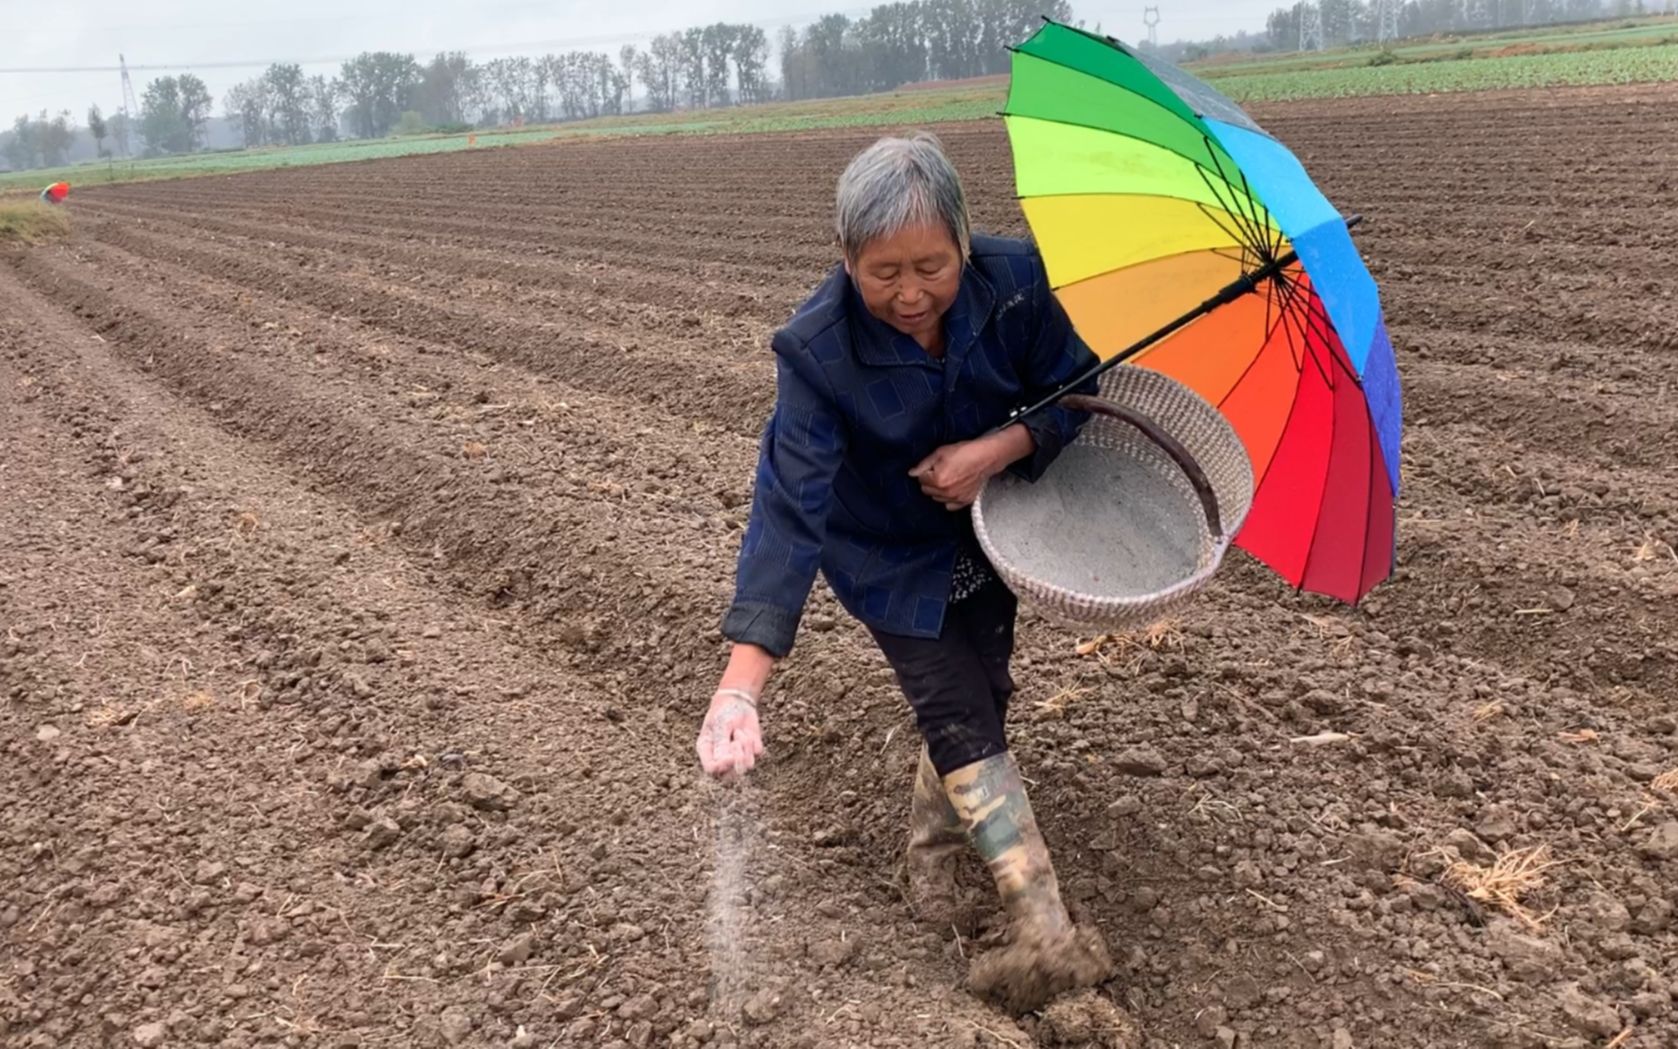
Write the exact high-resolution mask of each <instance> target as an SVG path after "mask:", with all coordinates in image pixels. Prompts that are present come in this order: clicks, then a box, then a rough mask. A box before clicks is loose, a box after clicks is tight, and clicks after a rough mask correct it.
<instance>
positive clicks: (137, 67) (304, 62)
mask: <svg viewBox="0 0 1678 1049" xmlns="http://www.w3.org/2000/svg"><path fill="white" fill-rule="evenodd" d="M869 11H870V8H866V7H856V8H851V9H849V10H845V11H838V12H832V11H824V12H822V13H820V14H808V15H790V16H783V17H780V18H771V19H766V20H764V21H760V22H754V23H752V24H753V25H756V26H758V27H759V28H761V29H778V28H780V27H781V26H788V25H800V24H802V23H804V22H810V21H814V20H816V19H818V18H822V17H825V16H826V15H829V14H841V15H845V16H846V17H850V18H854V17H857V16H860V15H865V14H867V13H868V12H869ZM668 31H669V30H665V31H657V30H651V31H643V32H638V33H603V34H597V35H595V36H574V37H564V38H559V39H552V40H520V41H518V42H516V43H508V44H472V45H464V46H449V47H445V48H439V49H438V50H443V51H472V52H485V53H490V54H493V53H496V52H508V51H519V50H526V49H534V50H549V49H560V48H578V47H604V46H607V45H611V44H621V43H629V42H631V41H640V40H651V39H652V38H653V37H655V36H662V35H664V32H668ZM369 50H370V49H369ZM382 50H398V49H393V48H383V49H382ZM401 50H406V51H409V52H413V53H419V52H424V51H430V50H432V49H431V48H418V47H416V48H406V49H401ZM355 57H356V56H355V55H329V56H324V57H318V58H264V59H254V58H253V59H226V60H218V61H207V62H173V63H167V62H165V63H158V62H152V63H130V64H129V65H128V69H129V71H130V72H136V73H169V72H176V71H179V70H188V71H190V70H195V69H266V68H268V67H269V66H271V65H275V64H276V63H279V64H286V63H292V64H295V65H300V66H320V65H338V64H340V63H343V62H348V61H350V60H352V59H354V58H355ZM120 72H122V66H121V65H120V64H119V65H114V66H0V73H20V74H25V75H39V74H47V73H120Z"/></svg>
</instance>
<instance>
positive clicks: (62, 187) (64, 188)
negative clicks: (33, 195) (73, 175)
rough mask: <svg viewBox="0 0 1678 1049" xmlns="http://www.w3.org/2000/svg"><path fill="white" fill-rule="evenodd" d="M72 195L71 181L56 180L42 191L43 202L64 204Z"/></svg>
mask: <svg viewBox="0 0 1678 1049" xmlns="http://www.w3.org/2000/svg"><path fill="white" fill-rule="evenodd" d="M69 196H70V183H68V182H54V183H53V184H52V185H50V186H48V187H47V188H46V189H43V190H42V191H41V203H43V204H62V203H64V201H65V200H66V198H68V197H69Z"/></svg>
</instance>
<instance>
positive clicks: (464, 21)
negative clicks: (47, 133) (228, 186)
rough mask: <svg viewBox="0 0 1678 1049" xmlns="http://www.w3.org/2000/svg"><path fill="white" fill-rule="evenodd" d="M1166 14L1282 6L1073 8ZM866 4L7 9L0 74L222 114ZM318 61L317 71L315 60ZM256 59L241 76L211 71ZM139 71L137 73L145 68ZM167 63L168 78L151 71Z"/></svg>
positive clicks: (627, 1)
mask: <svg viewBox="0 0 1678 1049" xmlns="http://www.w3.org/2000/svg"><path fill="white" fill-rule="evenodd" d="M1149 2H1153V3H1156V4H1157V5H1158V6H1159V8H1160V11H1161V22H1160V27H1159V32H1160V39H1161V40H1162V41H1171V40H1176V39H1179V38H1190V39H1199V38H1205V37H1210V36H1214V35H1216V34H1218V33H1233V32H1235V31H1236V30H1240V29H1247V30H1259V29H1262V28H1263V27H1264V19H1265V16H1266V15H1267V14H1269V12H1270V11H1271V10H1272V9H1274V8H1275V7H1277V6H1281V4H1282V3H1283V0H1121V2H1117V3H1115V2H1113V0H1086V2H1080V0H1073V10H1074V12H1075V13H1076V15H1077V17H1079V18H1081V19H1084V20H1085V21H1086V22H1089V23H1091V24H1094V23H1096V22H1099V23H1100V24H1101V27H1102V29H1103V30H1105V31H1106V32H1108V33H1111V34H1113V35H1114V36H1117V37H1119V38H1120V39H1123V40H1134V39H1137V38H1139V37H1141V36H1142V35H1144V33H1145V30H1144V29H1143V26H1142V10H1143V8H1144V7H1145V6H1146V5H1147V3H1149ZM870 6H872V4H871V3H870V2H868V0H862V2H860V3H858V2H856V0H826V2H824V0H682V2H678V0H595V2H592V3H586V2H579V0H546V2H539V0H464V2H463V0H252V2H247V3H237V2H234V3H230V2H228V0H46V2H43V3H35V2H31V0H0V24H3V25H4V26H5V32H4V33H0V70H10V69H16V68H19V67H51V68H61V67H79V66H115V65H116V62H117V55H118V53H122V54H125V55H126V56H127V57H128V63H129V67H130V70H131V75H132V77H133V80H134V93H135V96H136V98H138V97H140V96H142V95H143V94H144V93H145V85H146V81H148V80H150V79H152V78H154V77H159V76H165V75H168V74H169V73H174V72H192V73H195V74H197V75H198V76H199V77H201V78H202V79H203V80H204V82H205V83H206V84H208V85H209V88H210V93H211V94H212V95H214V96H215V99H216V113H217V115H220V113H221V100H222V98H223V96H224V95H225V94H226V93H227V89H228V88H230V87H232V86H233V85H234V84H236V83H238V82H240V81H242V80H247V79H249V78H251V77H253V76H255V75H257V74H258V73H260V72H261V71H262V69H263V68H264V67H265V66H267V65H268V63H270V62H276V61H282V62H283V61H291V62H304V63H305V66H306V68H305V72H307V73H331V72H334V71H336V69H337V66H338V63H339V62H340V61H341V60H342V59H344V58H346V57H349V56H350V55H353V54H356V53H357V52H360V51H412V52H414V54H415V55H417V56H418V57H419V58H420V59H421V61H424V60H425V59H426V58H427V57H429V56H430V55H432V54H434V53H436V52H438V51H444V50H462V51H466V52H468V53H469V54H471V55H472V56H473V57H474V58H480V59H482V58H494V57H496V56H498V55H509V54H529V55H536V54H544V53H546V52H549V51H563V50H570V49H572V48H591V49H596V50H605V51H609V52H611V53H613V54H615V53H616V51H617V48H618V45H620V44H622V43H625V42H628V41H632V40H634V41H639V40H644V39H646V38H649V37H651V36H653V35H656V34H658V33H661V32H666V31H669V30H671V29H680V28H682V27H684V26H689V25H699V24H704V23H707V22H715V21H719V20H720V21H730V22H754V23H756V24H758V25H761V26H764V27H765V28H766V29H770V30H771V34H770V35H771V38H773V36H774V34H773V31H772V30H773V29H774V28H776V27H779V26H781V25H786V24H789V23H792V24H802V23H804V22H807V21H810V20H812V19H813V18H815V17H816V16H819V15H822V14H826V13H828V12H830V11H836V10H837V11H843V12H845V13H847V14H851V15H859V14H864V13H866V12H867V9H868V8H869V7H870ZM309 60H317V61H313V62H311V61H309ZM216 62H221V63H225V62H249V63H251V65H250V66H248V67H243V68H213V67H206V66H205V63H216ZM136 67H138V68H136ZM152 67H162V68H152ZM121 98H122V91H121V79H120V77H119V76H118V75H117V74H116V73H115V72H76V73H56V72H55V73H33V72H31V73H13V72H0V126H9V125H10V124H11V121H12V118H13V117H14V116H17V115H18V114H20V113H24V112H30V113H34V112H39V111H40V110H41V109H43V108H46V109H49V110H53V111H55V112H56V111H57V110H60V109H68V110H70V112H71V113H73V114H74V115H75V117H76V122H77V123H80V122H81V121H82V119H83V114H85V113H86V112H87V107H88V105H89V104H90V103H93V102H97V103H99V105H100V106H101V107H102V108H103V109H104V110H105V112H106V113H107V114H108V113H112V112H115V111H116V110H117V109H119V108H120V106H121Z"/></svg>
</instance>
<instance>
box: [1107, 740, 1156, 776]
mask: <svg viewBox="0 0 1678 1049" xmlns="http://www.w3.org/2000/svg"><path fill="white" fill-rule="evenodd" d="M1165 764H1166V762H1165V756H1164V755H1163V754H1161V753H1160V752H1159V751H1158V750H1155V749H1154V748H1152V747H1135V748H1132V749H1130V750H1127V751H1125V752H1124V753H1122V754H1120V755H1119V756H1118V757H1116V758H1114V759H1113V770H1114V771H1115V772H1118V773H1119V774H1121V775H1124V776H1159V775H1163V774H1164V773H1165Z"/></svg>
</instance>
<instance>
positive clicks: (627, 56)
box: [618, 44, 641, 111]
mask: <svg viewBox="0 0 1678 1049" xmlns="http://www.w3.org/2000/svg"><path fill="white" fill-rule="evenodd" d="M618 65H619V68H620V69H621V70H622V76H623V91H624V101H623V105H624V109H625V110H626V111H628V110H633V109H634V108H635V76H636V74H637V73H638V72H639V71H640V68H641V53H640V52H639V51H637V50H636V49H635V45H634V44H625V45H623V47H621V48H619V49H618Z"/></svg>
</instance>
